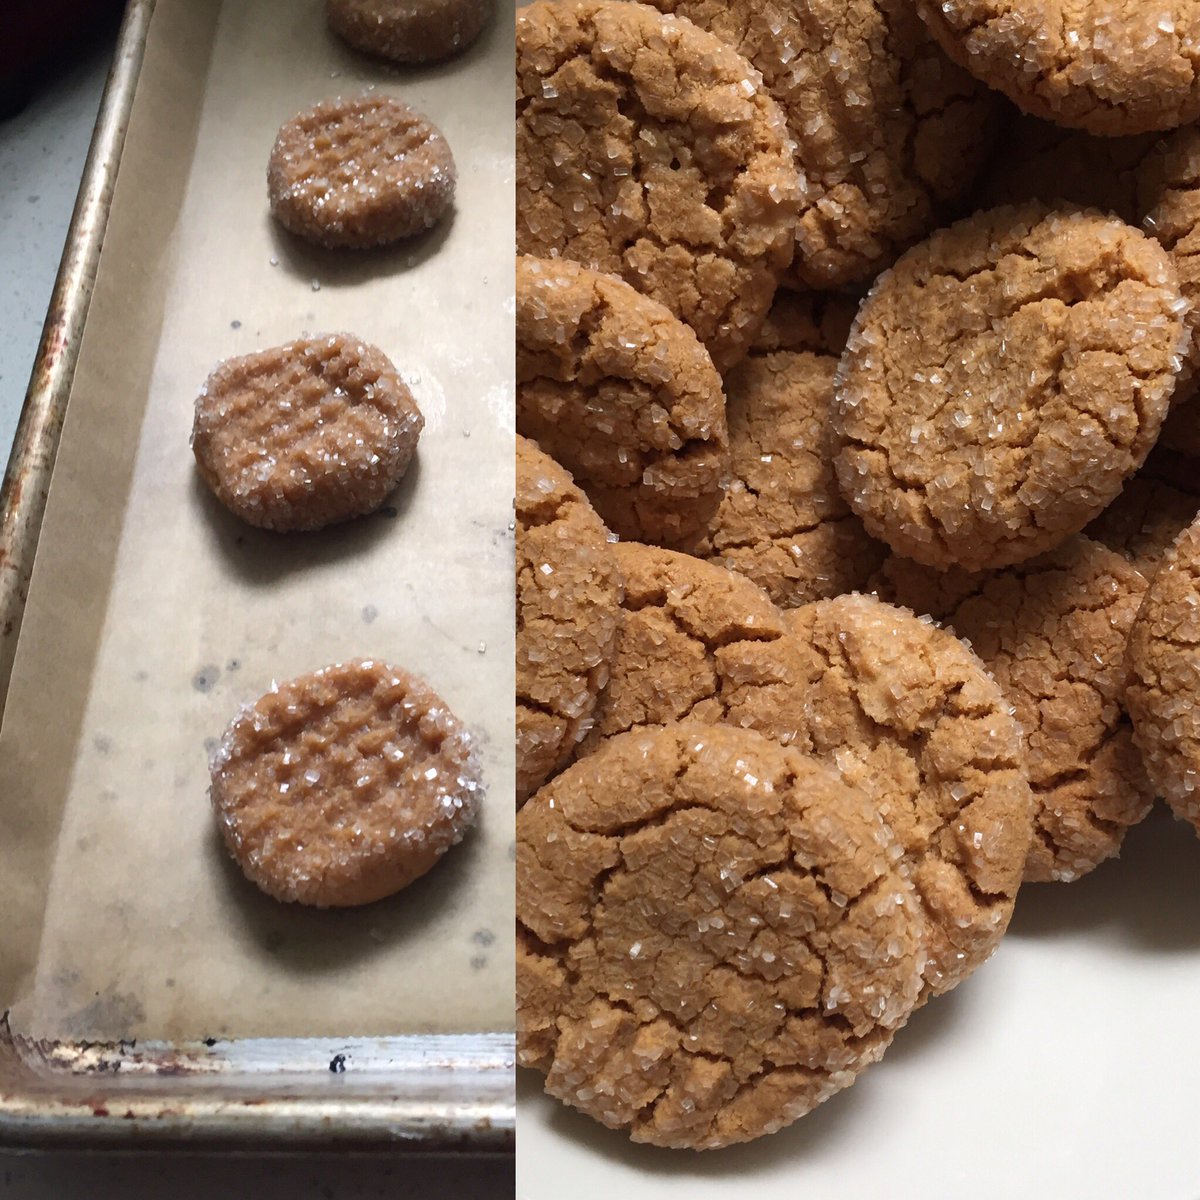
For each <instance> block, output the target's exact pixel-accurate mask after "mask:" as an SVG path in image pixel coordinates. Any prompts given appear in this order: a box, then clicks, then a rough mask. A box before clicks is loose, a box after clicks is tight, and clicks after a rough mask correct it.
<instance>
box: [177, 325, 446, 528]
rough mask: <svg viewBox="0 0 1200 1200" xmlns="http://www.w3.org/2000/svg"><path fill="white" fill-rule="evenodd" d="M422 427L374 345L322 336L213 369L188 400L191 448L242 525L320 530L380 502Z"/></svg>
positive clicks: (410, 453) (414, 406) (346, 336)
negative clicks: (191, 407)
mask: <svg viewBox="0 0 1200 1200" xmlns="http://www.w3.org/2000/svg"><path fill="white" fill-rule="evenodd" d="M424 424H425V419H424V417H422V416H421V410H420V409H419V408H417V404H416V401H415V400H414V399H413V398H412V393H411V392H410V391H409V390H408V388H407V386H406V385H405V383H404V381H403V380H402V379H401V378H400V376H399V374H398V373H397V371H396V368H395V367H394V366H392V364H391V362H390V360H389V359H388V357H387V355H385V354H384V353H383V351H382V350H378V349H376V348H375V347H374V346H371V345H368V344H367V343H366V342H363V341H361V340H360V339H358V338H356V337H354V336H352V335H351V334H345V333H340V334H330V335H329V336H326V337H315V338H304V339H302V340H300V341H296V342H289V343H288V344H287V345H285V346H278V347H276V348H275V349H272V350H262V351H260V352H259V353H257V354H247V355H245V356H244V357H242V358H231V359H227V360H226V361H225V362H223V363H221V365H220V366H218V367H217V369H216V370H215V371H214V372H213V373H212V374H211V375H210V376H209V377H208V381H207V382H206V383H205V385H204V387H203V388H202V389H201V391H200V395H199V397H198V398H197V400H196V411H195V418H194V422H193V426H192V451H193V453H194V454H195V457H196V466H197V467H198V468H199V470H200V474H201V476H202V478H203V479H204V482H205V483H207V484H208V486H209V487H210V488H212V490H213V492H214V493H215V494H216V496H217V498H218V499H219V500H220V501H221V503H222V504H224V505H225V506H226V507H227V508H228V509H230V511H232V512H234V513H236V514H237V515H238V516H239V517H241V518H242V520H243V521H246V522H248V523H249V524H251V525H257V526H259V527H261V528H263V529H274V530H279V531H281V532H285V531H293V530H308V529H320V528H322V527H323V526H326V525H332V524H334V523H335V522H337V521H345V520H348V519H349V518H350V517H358V516H362V515H363V514H365V513H369V512H374V511H375V509H377V508H378V507H379V506H380V505H381V504H382V503H383V502H384V501H385V500H386V499H387V498H388V496H390V495H391V493H392V491H393V490H394V489H395V487H396V484H397V483H399V482H400V479H401V478H402V476H403V475H404V472H405V471H406V470H407V469H408V464H409V462H410V460H411V459H412V456H413V453H414V452H415V451H416V448H417V439H418V437H419V436H420V434H421V430H422V428H423V427H424Z"/></svg>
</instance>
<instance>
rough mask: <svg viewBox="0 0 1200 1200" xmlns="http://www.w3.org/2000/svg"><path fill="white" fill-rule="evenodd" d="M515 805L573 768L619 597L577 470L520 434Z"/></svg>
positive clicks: (605, 663) (609, 552) (609, 649)
mask: <svg viewBox="0 0 1200 1200" xmlns="http://www.w3.org/2000/svg"><path fill="white" fill-rule="evenodd" d="M516 509H517V514H516V520H517V528H516V542H517V546H516V555H517V562H516V569H517V645H516V664H517V665H516V672H517V729H516V741H517V804H518V805H520V804H523V803H524V802H525V800H526V798H527V797H528V796H529V795H531V794H532V793H533V792H534V791H536V790H537V788H538V787H540V786H541V784H542V782H543V781H544V780H545V779H547V778H548V777H549V776H550V775H551V774H552V773H553V772H555V771H557V770H559V769H560V768H561V767H563V766H565V765H566V764H567V763H568V762H569V761H570V759H571V756H572V755H573V754H574V753H575V747H576V745H577V743H578V742H579V740H580V739H581V738H582V737H583V736H584V735H585V734H586V733H587V731H588V729H589V728H590V720H591V715H592V710H593V709H594V708H595V706H596V697H597V695H598V694H599V693H600V691H601V689H602V688H603V687H604V685H605V683H606V682H607V680H608V668H609V663H610V661H611V659H612V655H613V649H614V638H615V636H616V628H617V605H618V603H619V601H620V596H621V584H620V574H619V572H618V570H617V565H616V561H615V559H614V556H613V548H612V546H611V545H610V543H609V541H608V531H607V530H606V529H605V528H604V525H603V523H602V522H601V520H600V518H599V517H598V516H597V515H596V513H595V511H594V510H593V509H592V506H591V505H590V504H589V503H588V501H587V497H586V496H584V494H583V493H582V492H581V491H580V490H579V489H578V488H577V487H576V486H575V485H574V483H572V482H571V476H570V475H569V474H568V473H567V472H566V471H564V470H563V468H562V467H560V466H559V465H558V464H557V463H556V462H555V461H554V460H553V459H551V458H550V457H549V456H548V455H546V454H543V453H542V451H541V450H539V449H538V447H537V446H536V445H534V444H533V443H532V442H530V441H527V440H526V439H525V438H522V437H518V438H517V498H516Z"/></svg>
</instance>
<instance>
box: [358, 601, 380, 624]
mask: <svg viewBox="0 0 1200 1200" xmlns="http://www.w3.org/2000/svg"><path fill="white" fill-rule="evenodd" d="M377 616H379V609H377V608H376V607H375V605H373V604H367V605H365V606H364V607H363V610H362V619H363V620H364V621H366V623H367V624H368V625H370V623H371V622H372V621H374V620H375V618H376V617H377Z"/></svg>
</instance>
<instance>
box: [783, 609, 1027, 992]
mask: <svg viewBox="0 0 1200 1200" xmlns="http://www.w3.org/2000/svg"><path fill="white" fill-rule="evenodd" d="M785 617H786V620H787V623H788V625H789V627H790V628H791V630H792V631H793V633H795V634H797V635H798V636H799V637H801V638H803V639H804V640H805V641H806V642H807V644H808V645H809V646H810V647H811V648H812V650H813V652H814V654H815V656H816V661H817V667H818V669H817V670H816V671H815V672H814V674H813V676H812V680H811V683H810V685H809V695H808V702H807V705H806V708H805V713H804V720H805V722H806V729H805V731H804V736H803V737H801V738H798V739H797V741H796V743H795V744H796V746H797V747H798V748H800V749H804V750H807V751H809V752H810V753H813V754H817V755H819V756H821V757H823V758H825V759H826V760H827V761H830V762H832V763H833V764H834V765H835V766H836V767H837V769H838V771H839V772H840V774H841V775H842V776H843V778H845V779H846V780H847V781H848V782H849V783H852V784H853V785H855V786H856V787H860V788H862V790H863V791H865V792H866V793H867V794H868V795H869V796H870V797H871V800H872V803H873V804H874V805H875V806H876V808H877V810H878V812H879V814H880V816H881V817H882V818H883V819H884V820H885V821H886V822H887V823H888V825H889V826H890V827H891V828H892V829H893V830H894V831H895V833H896V837H897V839H898V841H899V844H900V846H901V850H902V858H903V861H904V862H905V863H906V864H907V868H908V869H909V870H910V871H911V874H912V880H913V884H914V886H915V887H916V890H917V895H918V897H919V898H920V901H921V904H922V907H923V910H924V912H925V914H926V919H927V921H928V923H929V954H928V961H927V963H926V966H925V993H924V994H925V995H926V996H928V995H938V994H940V993H942V992H946V991H949V990H950V988H952V987H954V986H955V985H956V984H958V983H960V982H961V981H962V980H963V979H965V978H966V977H967V976H968V975H970V974H971V972H972V971H974V970H975V969H976V967H978V966H979V965H980V964H981V963H982V962H983V961H984V960H985V959H986V958H987V957H988V956H989V955H990V954H991V953H992V951H993V950H994V949H995V948H996V946H997V945H998V944H999V942H1000V938H1001V936H1002V935H1003V933H1004V931H1005V929H1006V928H1007V927H1008V922H1009V919H1010V918H1011V916H1012V911H1013V904H1014V901H1015V898H1016V895H1017V890H1018V888H1019V887H1020V885H1021V877H1022V874H1023V871H1024V868H1025V860H1026V858H1027V856H1028V853H1029V845H1030V840H1031V838H1032V834H1033V801H1032V796H1031V793H1030V789H1029V776H1028V772H1027V767H1026V757H1025V753H1024V749H1023V747H1022V745H1021V732H1020V728H1019V726H1018V725H1017V721H1016V718H1015V716H1014V715H1013V711H1012V706H1011V704H1010V703H1009V701H1008V700H1007V698H1006V697H1005V696H1003V695H1002V693H1001V691H1000V688H999V686H998V685H997V684H996V682H995V680H994V679H992V677H991V676H990V675H989V674H988V672H987V669H986V668H985V667H984V665H983V663H982V662H981V661H980V660H979V657H978V656H977V655H976V654H974V653H972V651H971V650H969V649H968V648H967V647H966V646H965V645H964V644H963V643H962V642H960V641H959V640H958V638H956V637H955V636H954V635H953V634H952V633H949V632H948V631H946V630H944V629H939V628H938V627H937V626H936V625H935V624H934V623H933V621H932V620H931V618H929V617H917V616H914V615H913V614H912V613H911V612H908V611H907V610H905V609H900V608H895V607H893V606H892V605H890V604H884V603H882V602H881V601H879V600H877V599H875V598H874V597H872V596H860V595H846V596H839V597H837V598H836V599H833V600H821V601H818V602H817V603H815V604H809V605H806V606H805V607H804V608H798V609H794V610H792V611H791V612H789V613H787V614H785Z"/></svg>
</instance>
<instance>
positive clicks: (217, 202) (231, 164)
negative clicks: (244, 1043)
mask: <svg viewBox="0 0 1200 1200" xmlns="http://www.w3.org/2000/svg"><path fill="white" fill-rule="evenodd" d="M510 25H511V22H510V20H509V19H508V13H507V11H506V10H503V9H502V10H501V12H500V13H499V14H498V16H497V19H496V21H495V22H494V24H493V26H492V28H491V29H490V30H489V31H488V32H487V33H485V35H484V37H483V39H482V41H481V43H480V44H478V45H477V46H475V47H474V48H473V49H472V50H471V51H469V52H468V53H467V54H466V55H464V56H463V57H461V58H459V59H458V60H456V61H453V62H450V63H447V64H444V65H442V66H439V67H437V68H428V69H421V70H415V71H403V72H401V71H397V70H393V69H391V68H389V67H388V66H386V65H383V64H377V63H373V62H372V61H370V60H368V59H366V58H364V57H362V56H359V55H357V54H355V53H354V52H353V51H351V50H349V49H348V48H345V47H343V46H342V45H341V44H340V43H339V42H337V40H336V39H335V38H334V37H333V36H332V35H331V34H330V33H328V32H327V30H326V28H325V24H324V20H323V16H322V5H321V0H225V2H224V3H219V2H218V0H211V2H210V0H159V4H158V9H157V12H156V13H155V16H154V19H153V23H152V27H151V32H150V38H149V42H148V45H147V50H146V58H145V65H144V67H143V70H142V75H141V78H140V81H139V85H138V92H137V97H136V100H135V106H134V112H133V117H132V123H131V125H130V129H129V135H128V139H127V142H126V147H125V152H124V155H123V159H122V164H121V170H120V175H119V177H118V183H117V190H116V195H115V198H114V202H113V209H112V215H111V219H110V223H109V227H108V233H107V236H106V241H105V248H104V254H103V258H102V260H101V266H100V274H99V278H98V280H97V285H96V290H95V294H94V299H93V302H92V307H91V311H90V313H89V317H88V324H87V330H86V334H85V339H84V344H83V348H82V351H81V356H80V360H79V365H78V370H77V373H76V376H75V381H74V387H73V391H72V396H71V401H70V406H69V410H68V416H67V422H66V427H65V431H64V435H63V440H62V445H61V449H60V452H59V457H58V463H57V467H56V470H55V476H54V482H53V486H52V489H51V494H50V500H49V506H48V509H47V513H46V520H45V524H44V526H43V532H42V538H41V544H40V548H39V552H38V559H37V563H36V571H35V575H34V579H33V583H32V587H31V590H30V595H29V603H28V608H27V611H26V616H25V622H24V627H23V631H22V634H21V640H20V646H19V650H18V657H17V662H16V668H15V672H14V675H13V681H12V686H11V689H10V692H9V696H8V702H7V708H6V711H5V718H4V725H3V730H2V732H0V1009H3V1008H6V1007H7V1008H11V1010H12V1011H11V1020H12V1024H13V1027H14V1029H16V1030H19V1031H21V1032H23V1033H29V1034H32V1035H34V1036H49V1037H72V1038H81V1037H82V1038H130V1037H137V1038H146V1037H154V1038H182V1037H202V1036H208V1035H214V1036H217V1035H227V1036H250V1035H281V1036H284V1035H286V1036H308V1035H318V1034H321V1035H332V1034H344V1035H349V1034H366V1035H387V1034H400V1033H409V1032H425V1031H431V1032H446V1033H449V1032H459V1031H492V1030H505V1029H511V1028H512V1021H513V972H512V960H513V945H512V928H513V916H512V914H513V882H512V861H511V853H512V838H513V804H512V786H513V784H512V779H513V756H512V746H513V732H512V690H513V588H512V570H513V566H512V564H513V556H512V533H511V531H510V528H509V521H510V519H511V510H512V490H513V453H512V426H513V419H512V409H513V394H512V389H513V361H512V341H513V336H512V314H513V302H512V287H513V273H512V230H513V180H512V162H513V126H512V113H511V100H512V53H513V51H512V31H511V27H510ZM368 87H374V88H378V89H379V90H381V91H385V92H387V93H389V94H393V95H396V96H398V97H400V98H402V99H403V100H405V101H406V102H408V103H410V104H412V105H414V106H415V107H417V108H419V109H420V110H422V111H423V112H425V113H427V114H428V115H429V116H430V117H431V118H432V119H433V120H434V121H435V122H436V123H437V124H439V125H440V126H441V128H442V129H443V131H444V132H445V134H446V136H447V138H448V140H449V142H450V145H451V147H452V149H453V151H454V153H455V156H456V158H457V161H458V165H459V186H458V194H457V201H456V206H455V212H454V215H453V219H452V220H449V221H446V222H443V224H442V225H441V226H440V227H439V228H438V229H437V230H435V231H433V232H432V233H430V234H429V235H426V236H425V237H423V238H421V239H419V240H416V241H414V242H412V243H410V244H407V245H402V246H400V247H399V248H395V249H388V250H383V251H380V252H375V253H338V254H334V253H330V252H320V251H317V250H315V249H309V248H305V247H304V246H302V245H301V244H299V243H297V242H295V241H294V240H292V239H291V238H289V237H288V236H287V235H285V234H283V233H282V232H281V231H278V230H276V229H275V227H274V226H273V225H272V223H271V221H270V219H269V216H268V211H267V203H266V182H265V173H266V162H267V155H268V153H269V151H270V148H271V144H272V141H273V139H274V136H275V132H276V129H277V128H278V126H279V125H280V123H281V122H283V121H284V120H285V119H286V118H288V117H289V116H291V115H292V114H293V113H294V112H296V111H298V110H300V109H301V108H304V107H306V106H308V105H309V104H311V103H314V102H316V101H317V100H320V99H324V98H328V97H332V96H335V95H347V94H357V93H359V92H361V91H363V90H364V89H366V88H368ZM343 329H345V330H352V331H354V332H356V333H359V334H361V335H362V336H363V337H365V338H367V339H368V340H369V341H372V342H375V343H377V344H378V345H380V346H381V347H383V348H384V349H385V350H386V351H387V352H388V353H389V354H390V355H391V356H392V358H393V360H394V361H395V362H396V364H397V366H398V367H399V368H400V370H401V373H402V374H403V375H404V376H405V377H406V378H407V379H408V381H409V383H410V385H411V387H412V389H413V392H414V394H415V395H416V397H417V399H418V402H419V403H420V405H421V408H422V409H423V411H424V413H425V417H426V428H425V432H424V435H423V436H422V439H421V443H420V449H419V451H418V463H417V465H416V467H415V468H414V469H413V470H411V471H410V474H409V477H408V478H407V479H406V480H405V482H404V483H403V484H402V485H401V488H400V490H399V492H398V493H397V495H396V496H395V497H394V498H393V500H392V503H391V507H390V508H389V509H388V510H387V511H386V512H385V513H384V514H382V515H376V516H373V517H370V518H366V519H364V520H362V521H359V522H356V523H354V524H351V525H347V526H343V527H341V528H337V529H334V530H329V531H325V532H323V533H321V534H317V535H305V536H300V537H280V536H278V535H269V534H265V533H260V532H257V531H255V530H252V529H250V528H248V527H245V526H242V525H241V524H240V523H238V522H237V521H236V520H235V519H234V518H233V517H231V516H230V515H229V514H227V513H226V512H224V511H223V510H222V509H221V508H220V507H219V506H218V505H217V504H216V503H215V501H213V500H212V499H211V498H210V497H209V496H208V494H207V492H206V491H205V490H204V488H203V487H202V485H200V484H199V482H198V480H197V478H196V475H195V472H194V469H193V465H192V458H191V452H190V449H189V446H188V434H189V432H190V428H191V418H192V404H193V400H194V397H195V395H196V392H197V390H198V389H199V387H200V385H201V383H202V382H203V381H204V378H205V376H206V375H207V373H208V372H209V370H210V369H211V368H212V366H213V365H214V364H215V363H216V362H217V361H218V360H219V359H222V358H224V357H227V356H229V355H233V354H240V353H244V352H247V351H250V350H253V349H256V348H259V347H262V346H266V345H271V344H275V343H278V342H282V341H285V340H288V339H290V338H292V337H295V336H297V335H298V334H300V333H301V332H303V331H308V332H313V333H315V332H323V331H334V330H343ZM355 655H368V656H374V657H380V658H387V659H390V660H393V661H395V662H397V663H399V664H402V665H404V666H407V667H409V668H410V669H413V670H415V671H417V672H418V673H420V674H422V675H424V676H425V677H426V678H427V679H428V680H429V681H430V682H431V683H432V684H433V686H434V687H435V688H437V689H438V690H439V691H440V692H441V693H442V695H443V696H444V697H445V698H446V699H447V701H448V702H449V703H450V705H451V707H452V708H453V709H454V710H455V711H456V712H457V713H458V714H459V715H460V716H461V717H462V718H463V719H464V720H465V721H466V722H467V723H468V724H469V725H470V726H471V727H472V728H473V729H474V730H475V731H476V732H477V733H478V734H479V736H480V737H481V738H482V739H483V740H484V745H485V770H486V780H487V783H488V786H489V795H488V797H487V800H486V802H485V806H484V813H483V818H482V821H481V825H480V827H479V828H478V829H477V830H476V831H475V832H474V834H473V835H472V836H471V837H470V838H469V839H468V840H467V841H466V842H465V843H464V844H463V845H461V846H459V847H458V848H457V849H456V850H455V851H454V852H452V853H451V854H450V855H448V856H447V858H446V859H445V860H443V862H442V863H441V864H440V865H439V866H438V867H437V868H436V869H435V870H434V871H433V872H432V873H431V874H430V875H428V876H427V877H426V878H425V879H424V880H422V881H419V882H418V883H416V884H414V885H413V886H412V887H411V888H409V889H408V890H407V891H405V892H403V893H401V894H400V895H398V896H396V897H394V898H392V899H391V900H388V901H384V902H382V903H380V904H377V905H373V906H371V907H369V908H367V909H362V910H358V911H344V912H319V911H312V910H303V909H299V908H296V907H285V906H282V905H279V904H277V903H275V902H274V901H271V900H269V899H267V898H266V897H265V896H263V895H261V894H259V893H258V892H257V891H256V890H255V889H254V888H253V887H252V886H251V885H249V884H248V883H246V882H245V880H244V879H243V878H242V877H241V874H240V872H239V871H238V870H237V869H236V868H235V867H233V866H232V865H231V864H230V863H229V862H227V860H226V858H225V855H224V852H223V851H222V850H221V848H220V846H219V843H218V841H217V839H216V836H215V834H214V829H213V823H212V819H211V815H210V811H209V806H208V800H207V783H208V776H207V762H206V757H207V756H206V751H205V740H206V739H209V738H214V737H217V736H218V735H219V734H220V732H221V730H222V729H223V727H224V726H225V724H226V723H227V721H228V720H229V719H230V717H231V716H232V714H233V713H234V711H235V710H236V708H237V707H238V705H239V704H240V703H242V702H243V701H246V700H250V699H253V698H255V697H256V696H258V695H259V694H260V693H261V692H262V691H263V690H264V689H265V688H266V687H267V686H268V685H269V684H270V682H271V680H272V679H273V678H279V679H283V678H287V677H289V676H291V675H293V674H297V673H299V672H302V671H306V670H309V669H312V668H315V667H317V666H320V665H322V664H325V663H328V662H333V661H337V660H339V659H343V658H347V657H350V656H355Z"/></svg>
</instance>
